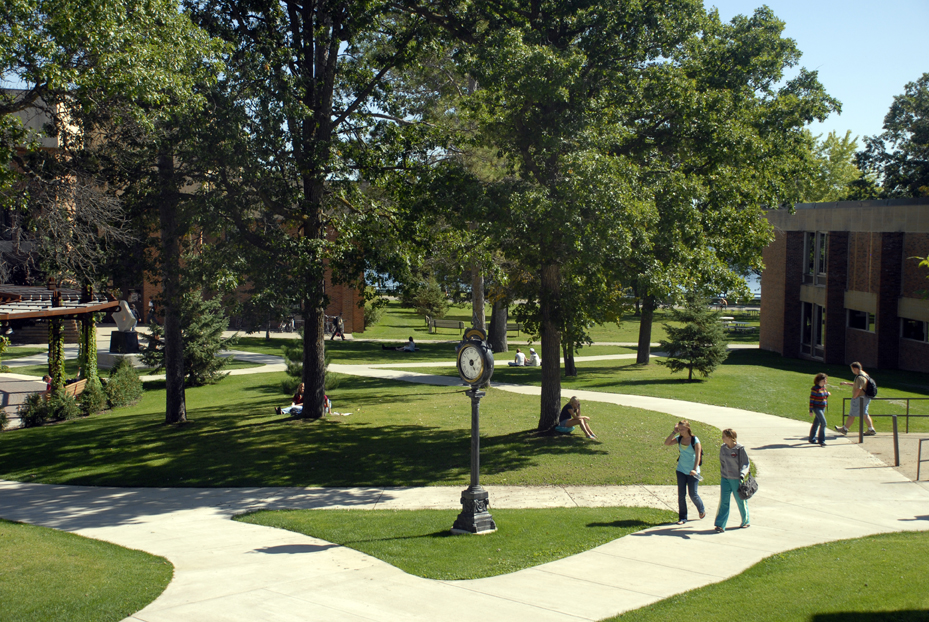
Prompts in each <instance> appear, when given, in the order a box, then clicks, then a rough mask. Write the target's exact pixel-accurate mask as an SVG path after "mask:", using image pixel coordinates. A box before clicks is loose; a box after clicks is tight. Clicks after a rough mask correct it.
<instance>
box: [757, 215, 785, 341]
mask: <svg viewBox="0 0 929 622" xmlns="http://www.w3.org/2000/svg"><path fill="white" fill-rule="evenodd" d="M762 258H763V260H764V271H762V273H761V292H762V295H761V313H760V320H761V330H760V332H759V336H758V342H759V347H760V348H761V349H762V350H769V351H771V352H777V353H778V354H783V353H784V292H785V291H786V286H785V283H784V278H785V269H786V267H787V234H785V233H783V232H776V233H775V234H774V241H773V242H772V243H771V244H769V245H768V246H766V247H765V249H764V251H763V252H762Z"/></svg>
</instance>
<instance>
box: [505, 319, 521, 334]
mask: <svg viewBox="0 0 929 622" xmlns="http://www.w3.org/2000/svg"><path fill="white" fill-rule="evenodd" d="M522 329H523V325H522V324H520V323H519V322H507V324H506V332H510V331H513V330H515V331H516V336H517V337H519V331H521V330H522Z"/></svg>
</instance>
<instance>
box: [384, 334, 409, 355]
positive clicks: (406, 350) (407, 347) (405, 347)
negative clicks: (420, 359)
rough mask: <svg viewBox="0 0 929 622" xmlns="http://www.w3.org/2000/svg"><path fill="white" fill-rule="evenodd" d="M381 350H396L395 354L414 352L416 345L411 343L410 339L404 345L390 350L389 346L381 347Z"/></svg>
mask: <svg viewBox="0 0 929 622" xmlns="http://www.w3.org/2000/svg"><path fill="white" fill-rule="evenodd" d="M381 348H383V349H384V350H396V351H397V352H416V344H415V343H413V338H412V337H410V340H409V341H407V342H406V345H403V346H399V347H396V348H392V347H390V346H385V345H382V346H381Z"/></svg>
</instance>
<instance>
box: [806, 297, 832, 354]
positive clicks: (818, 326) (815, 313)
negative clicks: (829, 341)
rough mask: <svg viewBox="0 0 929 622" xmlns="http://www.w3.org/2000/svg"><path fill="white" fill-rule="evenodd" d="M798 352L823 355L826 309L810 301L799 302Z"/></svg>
mask: <svg viewBox="0 0 929 622" xmlns="http://www.w3.org/2000/svg"><path fill="white" fill-rule="evenodd" d="M801 312H802V314H803V316H802V318H801V321H800V352H801V354H805V355H807V356H812V357H814V358H818V359H821V358H823V356H824V355H825V345H826V344H825V337H826V310H825V309H824V308H823V307H820V306H819V305H817V304H813V303H811V302H804V303H801Z"/></svg>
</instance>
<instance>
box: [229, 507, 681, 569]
mask: <svg viewBox="0 0 929 622" xmlns="http://www.w3.org/2000/svg"><path fill="white" fill-rule="evenodd" d="M490 512H491V514H492V516H493V517H494V522H495V523H496V524H497V531H496V532H494V533H491V534H485V535H482V536H479V537H471V536H453V535H452V534H451V532H450V529H451V526H452V523H454V522H455V517H456V516H457V515H458V510H417V511H410V510H406V511H392V510H374V511H360V510H285V511H270V512H269V511H263V512H256V513H254V514H246V515H243V516H239V517H237V518H236V520H240V521H243V522H247V523H254V524H258V525H266V526H268V527H278V528H281V529H288V530H290V531H296V532H298V533H302V534H306V535H308V536H313V537H315V538H320V539H322V540H325V541H327V542H332V543H335V544H340V545H343V546H347V547H349V548H352V549H355V550H358V551H361V552H362V553H366V554H368V555H371V556H372V557H376V558H378V559H380V560H383V561H385V562H387V563H389V564H392V565H393V566H396V567H397V568H400V569H401V570H403V571H405V572H408V573H410V574H413V575H417V576H420V577H425V578H427V579H439V580H445V581H449V580H455V579H479V578H483V577H493V576H497V575H501V574H507V573H510V572H516V571H517V570H521V569H523V568H530V567H532V566H538V565H540V564H545V563H548V562H551V561H555V560H557V559H563V558H565V557H570V556H571V555H576V554H578V553H583V552H584V551H587V550H590V549H592V548H594V547H597V546H600V545H601V544H606V543H607V542H610V541H611V540H615V539H616V538H620V537H622V536H624V535H627V534H629V533H633V532H635V531H641V530H642V529H647V528H648V527H653V526H656V525H661V524H665V523H669V522H673V521H675V520H677V514H675V513H673V512H669V511H667V510H656V509H652V508H547V509H544V510H501V509H493V508H491V510H490ZM565 525H571V528H570V529H566V528H565Z"/></svg>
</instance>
